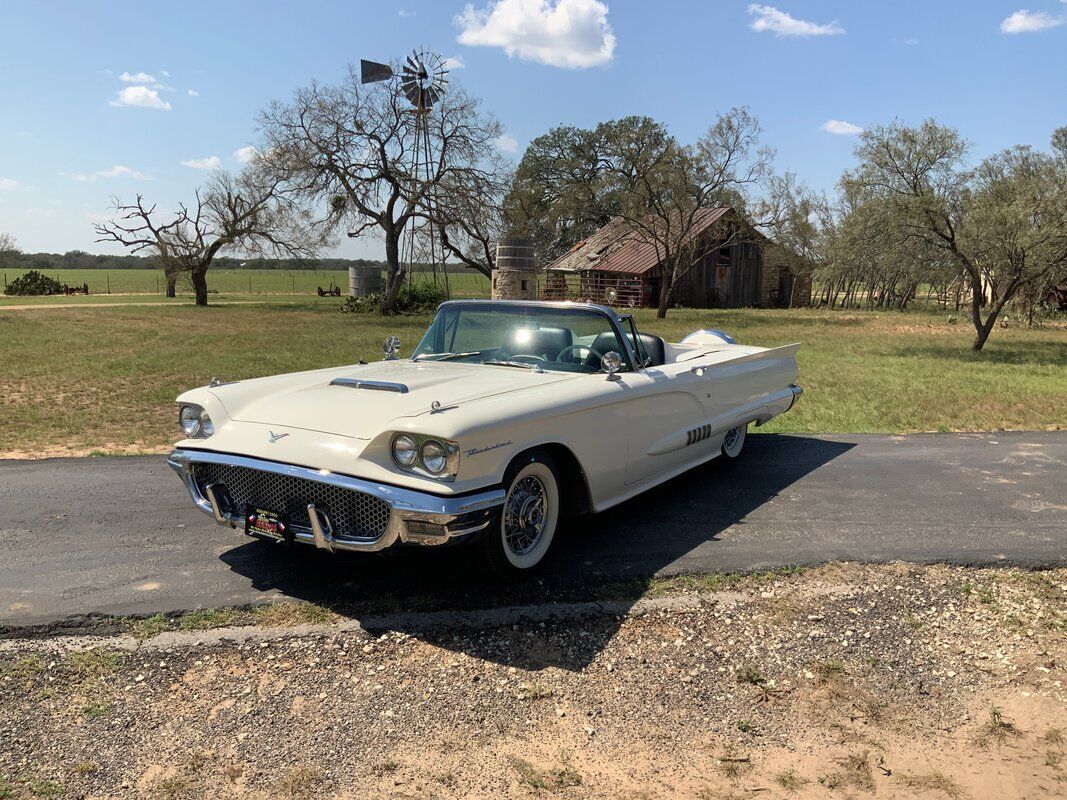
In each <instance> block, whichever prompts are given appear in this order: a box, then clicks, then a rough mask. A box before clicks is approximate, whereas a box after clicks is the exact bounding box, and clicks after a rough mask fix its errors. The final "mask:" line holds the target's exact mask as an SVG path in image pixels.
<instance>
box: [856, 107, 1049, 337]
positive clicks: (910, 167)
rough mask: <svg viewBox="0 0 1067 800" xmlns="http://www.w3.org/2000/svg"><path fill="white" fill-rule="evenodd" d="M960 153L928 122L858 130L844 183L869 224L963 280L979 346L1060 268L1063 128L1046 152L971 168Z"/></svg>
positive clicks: (955, 141)
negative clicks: (1013, 304)
mask: <svg viewBox="0 0 1067 800" xmlns="http://www.w3.org/2000/svg"><path fill="white" fill-rule="evenodd" d="M968 150H969V146H968V144H967V142H965V141H964V140H963V138H962V137H961V136H960V135H959V133H958V132H957V131H956V130H954V129H953V128H949V127H947V126H944V125H940V124H938V123H937V122H936V121H934V120H932V119H931V120H927V121H925V122H924V123H922V125H920V126H919V127H917V128H913V127H908V126H906V125H904V124H902V123H899V122H894V123H892V124H890V125H884V126H879V127H876V128H872V129H870V130H868V131H866V132H864V133H863V134H861V138H860V142H859V144H858V145H857V147H856V155H857V157H858V159H859V162H860V163H859V165H858V166H857V167H856V168H855V169H853V170H851V171H849V172H846V174H845V176H844V177H843V178H842V186H843V188H844V189H845V191H846V192H851V193H853V194H854V195H855V196H856V197H858V198H860V199H861V202H862V203H863V204H864V207H865V209H867V210H869V211H870V213H871V214H872V220H871V223H872V224H873V225H875V226H877V227H879V228H880V229H881V230H883V231H885V232H886V233H889V234H891V235H892V236H893V237H895V239H896V240H897V241H898V242H900V243H901V244H902V245H906V246H907V247H908V248H909V249H912V250H913V251H917V252H919V253H921V254H922V255H923V256H924V257H926V258H928V259H929V260H930V261H931V262H940V263H942V264H949V265H951V266H952V267H953V268H954V269H955V271H956V272H957V274H958V275H959V276H960V278H961V279H962V280H964V281H966V283H967V284H968V288H969V290H970V310H971V322H972V324H973V325H974V329H975V339H974V343H973V348H974V349H975V350H981V349H982V347H983V346H984V345H985V343H986V340H987V339H988V338H989V335H990V333H991V332H992V330H993V326H994V325H995V323H996V320H997V317H998V316H999V315H1000V313H1001V312H1002V311H1003V309H1004V307H1005V305H1006V304H1007V303H1008V302H1010V301H1011V299H1012V298H1013V297H1015V296H1016V294H1017V293H1018V292H1019V291H1020V290H1021V289H1024V288H1026V287H1029V286H1032V285H1035V284H1041V285H1043V284H1044V283H1046V282H1047V281H1048V280H1049V279H1050V277H1051V276H1052V274H1053V273H1054V272H1055V271H1056V270H1060V269H1063V266H1064V264H1065V263H1067V132H1065V131H1064V129H1061V130H1059V131H1057V132H1056V133H1055V134H1054V135H1053V152H1052V153H1051V154H1048V153H1040V152H1036V151H1034V150H1032V149H1030V148H1027V147H1016V148H1011V149H1009V150H1005V151H1003V152H1001V153H998V154H996V155H993V156H990V157H989V158H987V159H985V160H984V161H983V162H982V163H981V164H979V165H978V167H977V168H974V169H972V168H970V167H969V165H968V163H967V154H968Z"/></svg>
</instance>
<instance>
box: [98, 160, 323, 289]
mask: <svg viewBox="0 0 1067 800" xmlns="http://www.w3.org/2000/svg"><path fill="white" fill-rule="evenodd" d="M115 214H116V215H115V218H114V219H112V220H111V221H109V222H106V223H102V224H98V225H95V226H94V229H95V231H96V234H97V236H98V238H97V240H96V241H98V242H117V243H119V244H121V245H122V246H123V247H125V248H127V249H128V250H130V252H132V253H140V252H146V251H147V252H151V253H153V254H155V255H156V256H157V257H158V258H159V260H160V261H161V262H162V264H163V271H164V274H165V275H166V277H167V294H168V296H170V297H173V296H174V284H175V281H176V280H177V278H178V277H179V276H180V275H182V274H187V275H188V276H189V278H190V280H191V281H192V284H193V291H194V294H195V296H196V304H197V305H198V306H206V305H207V300H208V288H207V271H208V269H209V268H210V267H211V263H212V261H213V260H214V258H215V256H217V255H219V254H220V253H226V252H240V253H245V254H248V255H251V256H257V255H266V254H274V255H292V256H300V257H309V256H313V255H315V254H316V253H317V252H318V249H319V247H320V246H321V244H322V240H321V239H320V238H316V236H315V235H314V233H313V228H312V226H311V224H310V221H309V220H308V219H307V218H306V213H305V212H304V211H303V210H302V209H301V208H299V207H298V206H296V205H294V204H293V203H292V201H291V199H290V198H288V197H287V196H286V195H285V194H284V193H283V192H281V191H280V190H279V187H278V184H277V182H276V181H272V180H270V179H269V178H268V177H266V176H265V175H264V173H262V172H261V171H259V170H258V169H257V168H256V167H251V168H249V169H247V170H246V171H245V172H244V173H242V174H241V175H240V176H239V177H236V178H235V177H234V176H233V175H231V174H230V173H227V172H218V173H215V175H214V176H213V177H212V178H211V180H210V181H209V183H208V185H207V186H206V187H204V188H202V189H197V190H196V193H195V201H194V203H193V204H192V205H188V206H187V205H185V204H184V203H181V204H179V205H178V210H177V212H173V213H165V212H162V211H160V210H159V209H158V207H157V206H156V204H152V205H148V204H146V203H145V200H144V197H143V196H142V195H140V194H139V195H137V198H136V200H135V201H134V202H133V203H132V204H123V203H122V202H121V201H119V200H118V199H117V198H116V200H115Z"/></svg>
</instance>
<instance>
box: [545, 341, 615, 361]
mask: <svg viewBox="0 0 1067 800" xmlns="http://www.w3.org/2000/svg"><path fill="white" fill-rule="evenodd" d="M572 350H579V351H581V350H586V351H587V352H588V353H589V355H585V356H583V355H581V353H579V354H578V360H577V361H568V360H565V359H564V358H563V356H564V355H569V354H570V352H571V351H572ZM589 356H597V357H599V358H603V357H604V354H603V353H598V352H597V351H596V350H594V349H593V348H592V347H590V346H589V345H587V344H569V345H567V346H566V347H564V348H563V349H562V350H560V351H559V355H557V356H556V361H557V362H558V363H560V364H584V363H585V362H586V361H588V360H589Z"/></svg>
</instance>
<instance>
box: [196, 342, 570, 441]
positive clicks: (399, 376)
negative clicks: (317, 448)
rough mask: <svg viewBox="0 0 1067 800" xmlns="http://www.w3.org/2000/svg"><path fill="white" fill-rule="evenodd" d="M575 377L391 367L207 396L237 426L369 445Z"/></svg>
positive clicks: (284, 379) (299, 377) (244, 384)
mask: <svg viewBox="0 0 1067 800" xmlns="http://www.w3.org/2000/svg"><path fill="white" fill-rule="evenodd" d="M575 377H576V375H574V374H571V373H552V372H541V373H538V372H534V371H533V370H526V369H519V368H515V367H495V366H489V365H484V364H440V363H432V362H429V363H415V362H411V361H386V362H379V363H377V364H361V365H356V366H350V367H338V368H333V369H324V370H316V371H314V372H299V373H293V374H290V375H277V376H273V377H269V378H258V379H255V380H249V381H241V382H239V383H233V384H228V385H222V386H216V387H213V388H211V390H210V391H211V392H212V394H214V395H215V396H216V397H217V398H218V400H219V401H220V402H221V403H222V405H223V407H224V408H225V409H226V413H227V414H228V415H229V416H230V418H231V419H233V420H235V421H237V422H254V423H260V424H266V425H278V426H281V427H288V428H302V429H304V430H310V431H321V432H324V433H333V434H340V435H342V436H350V437H353V438H357V439H371V438H373V437H374V436H376V435H378V434H379V433H381V432H382V431H383V430H387V429H388V427H389V425H390V423H391V422H392V421H393V420H396V419H398V418H401V417H412V416H417V415H419V414H426V413H429V412H430V411H431V409H432V407H433V405H432V404H433V403H435V402H437V403H440V404H441V406H442V407H448V406H457V405H465V404H469V403H471V402H477V401H481V400H484V399H487V398H491V397H497V396H500V395H502V394H508V393H511V392H516V391H521V390H528V389H531V388H540V387H544V386H548V385H550V384H554V383H559V382H562V381H567V380H571V379H573V378H575ZM338 380H340V381H341V382H340V383H338V382H337V381H338ZM357 380H358V381H371V382H378V383H386V384H399V385H401V386H403V387H405V388H406V391H395V390H394V391H390V390H387V389H385V388H381V389H369V388H357V387H355V386H353V385H352V382H354V381H357ZM345 382H347V383H348V385H345Z"/></svg>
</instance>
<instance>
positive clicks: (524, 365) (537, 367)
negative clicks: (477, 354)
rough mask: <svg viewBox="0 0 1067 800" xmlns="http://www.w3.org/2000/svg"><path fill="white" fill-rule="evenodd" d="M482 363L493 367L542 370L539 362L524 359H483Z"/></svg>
mask: <svg viewBox="0 0 1067 800" xmlns="http://www.w3.org/2000/svg"><path fill="white" fill-rule="evenodd" d="M482 363H483V364H490V365H492V366H494V367H522V368H523V369H532V370H535V371H536V372H544V371H545V370H544V368H543V367H542V366H541V365H540V364H530V363H527V362H525V361H483V362H482Z"/></svg>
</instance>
